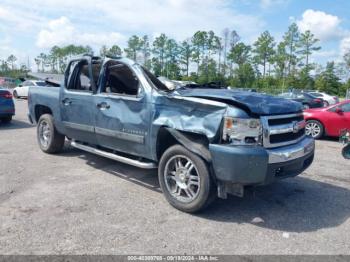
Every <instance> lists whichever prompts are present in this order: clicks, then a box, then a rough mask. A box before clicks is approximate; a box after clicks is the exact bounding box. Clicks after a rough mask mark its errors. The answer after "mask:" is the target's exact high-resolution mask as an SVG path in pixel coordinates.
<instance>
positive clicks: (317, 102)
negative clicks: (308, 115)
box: [278, 92, 324, 109]
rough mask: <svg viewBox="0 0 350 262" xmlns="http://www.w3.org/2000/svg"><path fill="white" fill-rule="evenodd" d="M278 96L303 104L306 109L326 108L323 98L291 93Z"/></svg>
mask: <svg viewBox="0 0 350 262" xmlns="http://www.w3.org/2000/svg"><path fill="white" fill-rule="evenodd" d="M278 96H279V97H283V98H286V99H290V100H294V101H296V102H300V103H302V104H303V108H304V109H309V108H321V107H323V106H324V104H323V99H322V98H318V97H315V96H313V95H310V94H307V93H293V92H289V93H282V94H279V95H278Z"/></svg>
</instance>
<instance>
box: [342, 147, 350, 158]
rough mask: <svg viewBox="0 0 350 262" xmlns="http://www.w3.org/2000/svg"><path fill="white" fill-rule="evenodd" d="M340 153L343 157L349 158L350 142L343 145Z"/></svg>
mask: <svg viewBox="0 0 350 262" xmlns="http://www.w3.org/2000/svg"><path fill="white" fill-rule="evenodd" d="M341 153H342V155H343V157H344V158H345V159H350V144H347V145H346V146H344V147H343V149H342V151H341Z"/></svg>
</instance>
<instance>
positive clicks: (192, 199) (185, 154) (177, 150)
mask: <svg viewBox="0 0 350 262" xmlns="http://www.w3.org/2000/svg"><path fill="white" fill-rule="evenodd" d="M158 178H159V183H160V186H161V188H162V191H163V194H164V196H165V198H166V199H167V201H168V202H169V203H170V204H171V205H172V206H174V207H175V208H177V209H179V210H181V211H184V212H188V213H194V212H197V211H199V210H201V209H203V208H205V207H206V206H207V205H208V204H209V203H210V202H211V200H212V199H213V197H212V196H213V194H214V193H213V186H212V182H211V178H210V173H209V169H208V166H207V164H206V162H205V161H204V160H203V159H202V158H200V157H199V156H197V155H195V154H193V153H191V152H190V151H188V150H187V149H186V148H184V147H183V146H181V145H175V146H172V147H170V148H169V149H167V150H166V151H165V153H164V154H163V155H162V157H161V159H160V162H159V169H158Z"/></svg>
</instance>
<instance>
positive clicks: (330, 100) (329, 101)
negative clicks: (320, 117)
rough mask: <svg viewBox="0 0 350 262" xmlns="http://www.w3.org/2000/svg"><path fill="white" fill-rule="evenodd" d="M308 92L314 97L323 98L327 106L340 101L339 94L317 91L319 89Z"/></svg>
mask: <svg viewBox="0 0 350 262" xmlns="http://www.w3.org/2000/svg"><path fill="white" fill-rule="evenodd" d="M307 93H308V94H310V95H312V96H314V97H318V98H322V99H323V104H324V106H325V107H327V106H330V105H334V104H336V103H339V98H338V97H337V96H331V95H328V94H326V93H322V92H317V91H312V92H307Z"/></svg>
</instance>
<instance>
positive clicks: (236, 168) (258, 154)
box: [209, 137, 315, 185]
mask: <svg viewBox="0 0 350 262" xmlns="http://www.w3.org/2000/svg"><path fill="white" fill-rule="evenodd" d="M209 150H210V153H211V156H212V164H213V169H214V172H215V175H216V179H217V180H219V181H221V182H230V183H234V184H241V185H263V184H269V183H272V182H274V181H275V180H278V179H281V178H286V177H292V176H297V175H299V174H300V173H302V172H303V171H304V170H305V169H306V168H307V167H309V166H310V165H311V163H312V161H313V157H314V151H315V142H314V140H313V139H312V138H309V137H305V138H304V139H302V140H301V141H299V142H298V143H296V144H293V145H289V146H284V147H279V148H273V149H265V148H263V147H261V146H232V145H216V144H210V145H209Z"/></svg>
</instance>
